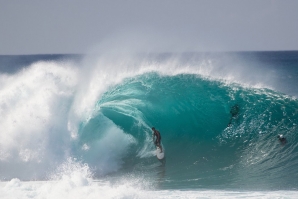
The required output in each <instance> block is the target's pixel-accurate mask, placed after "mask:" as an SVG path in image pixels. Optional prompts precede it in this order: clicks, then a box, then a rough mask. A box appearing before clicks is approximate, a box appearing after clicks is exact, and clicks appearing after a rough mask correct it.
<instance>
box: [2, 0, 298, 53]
mask: <svg viewBox="0 0 298 199" xmlns="http://www.w3.org/2000/svg"><path fill="white" fill-rule="evenodd" d="M98 46H99V48H120V49H123V50H125V49H126V48H130V47H131V46H134V47H135V48H139V51H154V52H164V51H174V52H176V51H251V50H254V51H261V50H298V1H297V0H192V1H190V0H183V1H182V0H181V1H177V0H150V1H149V0H147V1H142V0H139V1H137V0H106V1H101V0H97V1H96V0H93V1H91V0H85V1H82V0H59V1H58V0H51V1H40V0H28V1H23V0H11V1H9V0H0V54H48V53H50V54H52V53H86V52H88V51H89V50H90V49H92V48H97V47H98Z"/></svg>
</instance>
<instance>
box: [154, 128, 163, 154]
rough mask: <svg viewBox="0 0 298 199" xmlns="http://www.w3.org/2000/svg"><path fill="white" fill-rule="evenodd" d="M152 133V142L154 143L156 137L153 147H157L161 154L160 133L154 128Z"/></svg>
mask: <svg viewBox="0 0 298 199" xmlns="http://www.w3.org/2000/svg"><path fill="white" fill-rule="evenodd" d="M152 131H153V141H154V138H155V137H156V139H155V141H154V144H155V146H157V147H159V148H160V150H161V152H162V146H161V144H160V141H161V135H160V132H159V131H158V130H156V129H155V128H154V127H152Z"/></svg>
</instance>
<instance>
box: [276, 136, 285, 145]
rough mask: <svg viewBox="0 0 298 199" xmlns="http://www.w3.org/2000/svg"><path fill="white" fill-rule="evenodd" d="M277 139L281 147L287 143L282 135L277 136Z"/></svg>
mask: <svg viewBox="0 0 298 199" xmlns="http://www.w3.org/2000/svg"><path fill="white" fill-rule="evenodd" d="M277 138H278V140H279V141H280V143H281V144H282V145H285V144H286V143H287V139H286V138H285V137H284V136H283V135H282V134H279V135H278V136H277Z"/></svg>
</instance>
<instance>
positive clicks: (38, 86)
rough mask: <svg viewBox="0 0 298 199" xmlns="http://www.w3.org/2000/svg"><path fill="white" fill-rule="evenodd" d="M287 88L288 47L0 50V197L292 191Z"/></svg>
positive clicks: (295, 164)
mask: <svg viewBox="0 0 298 199" xmlns="http://www.w3.org/2000/svg"><path fill="white" fill-rule="evenodd" d="M297 98H298V51H282V52H227V53H220V52H218V53H130V54H128V53H127V54H117V53H106V54H89V55H63V54H60V55H2V56H0V198H1V199H8V198H9V199H11V198H19V199H23V198H24V199H25V198H38V199H39V198H47V199H48V198H53V199H54V198H55V199H56V198H63V199H66V198H71V199H76V198H84V199H89V198H90V199H91V198H298V99H297ZM152 127H155V128H156V129H157V130H158V131H160V133H161V137H162V140H161V141H162V146H163V149H164V151H165V159H163V160H161V161H160V160H158V159H157V158H156V156H155V146H154V144H153V139H152V130H151V128H152ZM279 134H283V136H284V137H285V138H286V143H283V142H280V141H279V139H278V138H277V136H278V135H279Z"/></svg>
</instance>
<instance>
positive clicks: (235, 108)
mask: <svg viewBox="0 0 298 199" xmlns="http://www.w3.org/2000/svg"><path fill="white" fill-rule="evenodd" d="M230 113H231V118H230V122H229V124H228V126H231V124H232V120H233V119H235V118H236V117H237V116H238V114H239V106H238V104H235V105H234V106H232V108H231V110H230Z"/></svg>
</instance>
